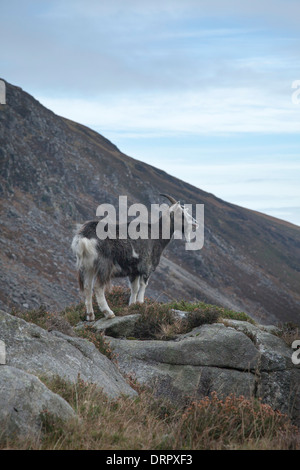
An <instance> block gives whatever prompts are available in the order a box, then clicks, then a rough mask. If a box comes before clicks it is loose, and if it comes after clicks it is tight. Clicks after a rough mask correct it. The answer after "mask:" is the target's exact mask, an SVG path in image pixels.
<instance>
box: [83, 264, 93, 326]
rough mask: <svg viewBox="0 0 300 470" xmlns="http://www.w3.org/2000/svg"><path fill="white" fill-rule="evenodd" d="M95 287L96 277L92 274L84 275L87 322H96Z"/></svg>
mask: <svg viewBox="0 0 300 470" xmlns="http://www.w3.org/2000/svg"><path fill="white" fill-rule="evenodd" d="M93 285H94V275H93V273H91V272H87V273H85V274H84V281H83V292H84V297H85V307H86V319H87V321H94V320H95V315H94V310H93Z"/></svg>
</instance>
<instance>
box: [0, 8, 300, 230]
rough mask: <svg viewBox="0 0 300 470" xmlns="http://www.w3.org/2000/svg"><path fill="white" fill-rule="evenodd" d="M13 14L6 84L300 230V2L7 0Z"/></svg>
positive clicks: (4, 47)
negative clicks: (292, 224)
mask: <svg viewBox="0 0 300 470" xmlns="http://www.w3.org/2000/svg"><path fill="white" fill-rule="evenodd" d="M0 17H1V28H0V77H2V78H4V79H5V80H7V81H8V82H10V83H12V84H14V85H17V86H20V87H21V88H23V89H24V90H25V91H27V92H29V93H30V94H32V95H33V96H34V97H35V98H37V99H38V100H39V101H40V102H41V103H42V104H44V105H45V106H46V107H47V108H49V109H51V110H52V111H54V112H55V113H57V114H59V115H61V116H64V117H67V118H69V119H72V120H74V121H77V122H80V123H82V124H85V125H87V126H89V127H91V128H92V129H94V130H96V131H97V132H99V133H100V134H102V135H104V136H105V137H106V138H108V139H110V140H111V141H112V142H113V143H114V144H116V145H117V146H118V148H119V149H120V150H121V151H122V152H124V153H125V154H127V155H129V156H131V157H134V158H137V159H138V160H142V161H144V162H146V163H149V164H151V165H154V166H156V167H158V168H161V169H163V170H165V171H167V172H168V173H169V174H171V175H174V176H176V177H178V178H180V179H182V180H184V181H186V182H188V183H191V184H193V185H194V186H196V187H199V188H201V189H203V190H204V191H207V192H210V193H213V194H215V195H216V196H217V197H220V198H221V199H224V200H225V201H228V202H232V203H234V204H238V205H240V206H243V207H247V208H250V209H254V210H258V211H260V212H264V213H266V214H269V215H271V216H274V217H278V218H281V219H284V220H287V221H289V222H291V223H294V224H297V225H300V145H299V144H300V139H299V132H300V28H299V20H300V2H299V0H259V1H258V0H252V1H251V2H245V1H243V0H241V1H238V0H184V1H183V0H160V1H158V0H139V1H138V0H126V1H125V0H26V1H24V0H10V1H9V2H8V1H7V0H0ZM199 202H200V203H201V201H199Z"/></svg>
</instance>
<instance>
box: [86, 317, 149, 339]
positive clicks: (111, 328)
mask: <svg viewBox="0 0 300 470" xmlns="http://www.w3.org/2000/svg"><path fill="white" fill-rule="evenodd" d="M140 316H141V315H140V314H138V313H137V314H134V315H126V316H124V317H114V318H108V319H106V318H101V319H100V320H97V321H96V322H94V323H93V325H92V326H93V328H94V329H95V330H96V331H99V332H101V331H103V332H105V334H106V335H108V336H113V337H117V338H121V337H128V336H134V327H135V324H136V322H137V320H138V319H139V318H140Z"/></svg>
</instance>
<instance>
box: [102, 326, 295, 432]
mask: <svg viewBox="0 0 300 470" xmlns="http://www.w3.org/2000/svg"><path fill="white" fill-rule="evenodd" d="M225 323H226V325H227V326H225V325H224V324H222V323H217V324H212V325H202V326H200V327H197V328H194V329H193V330H192V331H191V332H190V333H188V334H185V335H180V336H179V337H178V338H177V339H176V340H175V341H136V340H134V341H128V340H123V339H117V338H109V337H107V340H108V341H109V342H110V345H111V348H112V349H113V351H114V352H115V353H116V354H117V355H118V363H119V367H120V370H121V371H122V372H123V373H126V374H130V375H133V376H134V377H135V378H136V380H137V381H138V382H140V383H142V384H146V385H148V386H150V387H153V388H154V390H155V392H156V393H157V394H158V395H163V396H165V397H167V398H171V399H173V400H174V401H176V402H179V403H180V402H183V401H185V400H186V399H187V398H191V397H193V398H201V397H203V396H205V395H209V394H210V393H211V392H212V391H216V392H217V393H218V394H219V395H220V396H223V397H225V396H226V395H229V394H231V393H235V394H236V395H244V396H246V397H250V396H254V397H261V398H262V400H263V402H265V403H268V404H269V405H270V406H271V407H272V408H274V409H278V410H280V411H281V412H283V413H288V414H289V415H290V416H291V418H292V419H293V421H294V422H295V423H296V424H298V425H299V424H300V414H299V411H300V386H299V384H300V368H299V367H296V366H295V365H294V364H293V363H292V360H291V356H292V352H293V351H292V349H291V348H289V347H288V346H287V345H286V343H285V342H284V341H283V340H282V339H281V338H279V337H277V336H275V335H274V334H272V333H270V332H269V331H270V329H269V328H265V327H262V326H259V325H258V326H255V325H252V324H250V323H248V322H243V321H233V320H226V321H225Z"/></svg>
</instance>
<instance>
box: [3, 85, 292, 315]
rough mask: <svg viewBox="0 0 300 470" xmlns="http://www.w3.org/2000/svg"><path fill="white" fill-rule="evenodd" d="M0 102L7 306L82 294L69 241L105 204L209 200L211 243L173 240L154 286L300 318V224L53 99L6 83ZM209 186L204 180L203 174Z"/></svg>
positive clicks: (164, 292) (163, 294) (54, 305)
mask: <svg viewBox="0 0 300 470" xmlns="http://www.w3.org/2000/svg"><path fill="white" fill-rule="evenodd" d="M6 86H7V99H6V103H7V104H6V105H0V194H1V200H0V206H1V209H0V210H1V234H0V263H1V271H0V306H1V307H2V308H5V309H9V308H11V307H13V306H18V307H23V308H24V309H26V308H35V307H37V306H38V305H40V304H41V303H42V304H44V305H46V306H47V307H49V308H51V309H60V308H62V307H64V306H65V305H68V304H70V302H76V301H78V299H79V293H78V288H77V282H76V275H75V270H74V259H73V256H72V254H71V251H70V243H71V239H72V233H73V229H74V226H75V223H77V222H83V221H84V220H86V219H90V218H94V217H95V211H96V208H97V206H98V205H99V204H101V203H104V202H108V203H117V201H118V196H119V195H127V196H128V202H129V204H131V203H133V202H142V203H144V204H147V205H149V204H150V203H158V202H162V199H160V197H159V193H161V192H165V193H169V194H171V195H172V196H174V197H175V198H178V199H180V200H181V202H182V203H192V204H196V203H200V204H204V205H205V243H204V248H203V249H202V250H201V251H199V252H187V251H185V250H184V244H183V243H182V242H180V241H173V242H172V243H171V244H170V246H169V247H168V249H167V251H166V253H165V256H164V258H163V259H162V262H161V265H160V267H159V269H158V270H157V272H156V273H155V274H154V275H153V278H152V279H151V281H150V284H149V288H148V291H147V293H148V295H150V296H152V297H153V298H157V297H158V298H159V300H166V299H175V298H186V299H189V300H192V299H200V300H203V301H206V302H209V303H213V304H217V305H221V306H224V307H228V308H232V309H235V310H243V311H245V312H247V313H248V314H250V315H251V316H252V317H253V318H255V319H258V320H259V321H260V322H261V323H266V322H273V323H274V322H275V323H276V322H278V321H293V322H298V321H299V312H300V292H299V285H300V227H297V226H294V225H292V224H289V223H287V222H284V221H281V220H278V219H274V218H271V217H268V216H266V215H263V214H260V213H257V212H253V211H250V210H247V209H244V208H242V207H238V206H235V205H233V204H229V203H226V202H224V201H222V200H221V199H219V198H217V197H215V196H214V195H212V194H208V193H205V192H204V191H201V190H200V189H198V188H195V187H193V186H191V185H189V184H187V183H185V182H183V181H180V180H178V179H176V178H174V177H171V176H170V175H168V174H167V173H165V172H163V171H161V170H159V169H157V168H154V167H152V166H150V165H147V164H145V163H142V162H139V161H137V160H134V159H132V158H130V157H128V156H126V155H124V154H123V153H122V152H121V151H120V150H119V149H118V148H117V147H116V146H115V145H113V144H112V143H111V142H109V141H108V140H107V139H105V138H104V137H103V136H101V135H99V134H98V133H96V132H94V131H92V130H91V129H88V128H87V127H85V126H83V125H80V124H78V123H75V122H72V121H69V120H67V119H64V118H62V117H60V116H57V115H55V114H54V113H53V112H51V111H49V110H48V109H46V108H45V107H44V106H42V105H41V104H40V103H39V102H38V101H36V100H35V99H34V98H33V97H32V96H30V95H29V94H27V93H26V92H24V91H23V90H22V89H21V88H19V87H16V86H13V85H10V84H9V83H6ZM199 186H201V181H199Z"/></svg>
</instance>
